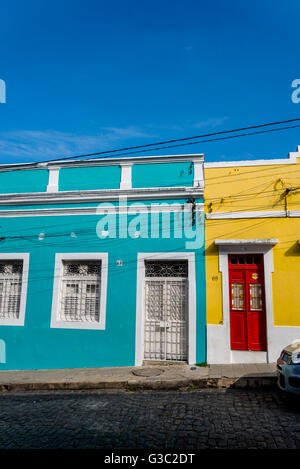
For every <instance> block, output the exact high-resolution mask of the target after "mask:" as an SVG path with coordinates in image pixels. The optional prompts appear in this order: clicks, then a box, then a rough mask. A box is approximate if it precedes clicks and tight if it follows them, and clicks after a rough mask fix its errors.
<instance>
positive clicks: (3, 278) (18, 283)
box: [0, 260, 23, 320]
mask: <svg viewBox="0 0 300 469" xmlns="http://www.w3.org/2000/svg"><path fill="white" fill-rule="evenodd" d="M22 273H23V261H7V260H5V261H1V262H0V320H1V319H2V320H5V319H9V320H15V319H19V315H20V301H21V288H22Z"/></svg>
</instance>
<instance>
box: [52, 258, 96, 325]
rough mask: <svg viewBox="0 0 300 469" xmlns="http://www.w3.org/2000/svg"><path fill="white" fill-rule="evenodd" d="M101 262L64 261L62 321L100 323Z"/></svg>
mask: <svg viewBox="0 0 300 469" xmlns="http://www.w3.org/2000/svg"><path fill="white" fill-rule="evenodd" d="M100 291H101V261H78V262H77V261H73V260H72V261H63V277H62V282H61V305H60V320H61V321H67V322H79V323H99V321H100Z"/></svg>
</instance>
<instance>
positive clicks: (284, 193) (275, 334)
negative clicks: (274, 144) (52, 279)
mask: <svg viewBox="0 0 300 469" xmlns="http://www.w3.org/2000/svg"><path fill="white" fill-rule="evenodd" d="M205 239H206V240H205V243H206V245H205V257H206V298H207V309H206V311H207V362H208V363H263V362H274V361H276V359H277V358H278V356H279V353H280V351H281V349H282V348H283V347H284V346H286V345H287V344H289V343H291V342H292V341H293V340H296V339H299V338H300V244H299V240H300V146H298V148H297V151H296V152H292V153H289V155H288V158H282V159H274V160H256V161H235V162H218V163H206V164H205Z"/></svg>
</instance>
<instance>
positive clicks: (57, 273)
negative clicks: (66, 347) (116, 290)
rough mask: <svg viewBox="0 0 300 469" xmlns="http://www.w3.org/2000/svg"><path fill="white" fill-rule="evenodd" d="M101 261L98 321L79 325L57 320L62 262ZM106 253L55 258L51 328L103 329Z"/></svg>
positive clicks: (81, 253) (67, 254) (105, 295)
mask: <svg viewBox="0 0 300 469" xmlns="http://www.w3.org/2000/svg"><path fill="white" fill-rule="evenodd" d="M75 260H76V261H80V260H82V261H83V260H85V261H101V288H100V312H99V314H100V321H99V322H98V323H90V322H89V323H83V322H82V323H81V322H75V321H74V322H71V321H61V320H59V319H58V318H59V307H60V303H61V301H60V300H61V281H62V277H63V261H75ZM107 268H108V253H107V252H79V253H78V252H74V253H73V252H72V253H59V254H56V256H55V269H54V283H53V298H52V312H51V324H50V327H51V328H59V329H97V330H99V329H101V330H104V329H105V320H106V297H107Z"/></svg>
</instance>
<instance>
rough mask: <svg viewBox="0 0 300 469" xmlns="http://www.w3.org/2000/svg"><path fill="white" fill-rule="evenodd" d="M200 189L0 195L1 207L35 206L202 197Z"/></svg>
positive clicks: (174, 188)
mask: <svg viewBox="0 0 300 469" xmlns="http://www.w3.org/2000/svg"><path fill="white" fill-rule="evenodd" d="M203 195H204V190H203V188H202V187H199V188H198V187H150V188H138V189H99V190H91V191H61V192H36V193H20V194H0V206H1V205H36V204H50V203H55V204H58V203H82V202H99V203H100V202H103V201H116V200H119V199H120V198H121V197H126V198H127V199H128V200H137V201H138V200H151V199H153V200H155V199H178V198H186V197H203Z"/></svg>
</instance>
